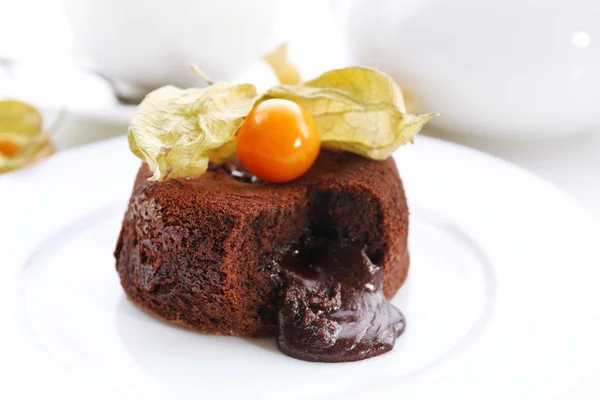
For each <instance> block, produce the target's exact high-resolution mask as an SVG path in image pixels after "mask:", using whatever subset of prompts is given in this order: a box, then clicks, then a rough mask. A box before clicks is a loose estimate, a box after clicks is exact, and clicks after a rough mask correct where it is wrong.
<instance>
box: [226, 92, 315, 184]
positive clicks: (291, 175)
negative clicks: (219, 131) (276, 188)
mask: <svg viewBox="0 0 600 400" xmlns="http://www.w3.org/2000/svg"><path fill="white" fill-rule="evenodd" d="M236 146H237V150H236V151H237V155H238V158H239V159H240V161H241V163H242V164H243V165H244V167H245V168H246V169H247V170H248V171H249V172H250V173H252V174H253V175H255V176H257V177H258V178H260V179H262V180H264V181H267V182H277V183H280V182H288V181H291V180H294V179H296V178H298V177H299V176H301V175H302V174H304V173H305V172H306V171H308V169H309V168H310V167H311V166H312V165H313V163H314V162H315V160H316V158H317V156H318V155H319V148H320V147H321V141H320V138H319V132H318V129H317V125H316V124H315V121H314V120H313V118H312V117H311V116H310V114H309V113H308V112H307V111H306V110H305V109H304V108H302V107H300V106H299V105H298V104H296V103H294V102H292V101H289V100H281V99H269V100H265V101H263V102H262V103H260V104H258V105H257V106H256V107H254V109H253V110H252V111H250V113H249V114H248V116H247V117H246V119H245V120H244V123H243V124H242V126H241V127H240V129H239V131H238V133H237V137H236Z"/></svg>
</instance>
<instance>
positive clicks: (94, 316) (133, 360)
mask: <svg viewBox="0 0 600 400" xmlns="http://www.w3.org/2000/svg"><path fill="white" fill-rule="evenodd" d="M397 161H398V165H399V168H400V171H401V175H402V177H403V179H404V182H405V185H406V191H407V195H408V198H409V202H410V208H411V210H412V219H411V229H410V248H411V256H412V264H411V271H410V275H409V280H408V283H407V284H406V285H405V286H404V287H403V288H402V289H401V290H400V292H399V294H398V295H397V296H396V298H395V299H394V303H395V304H397V305H398V306H399V307H400V308H401V309H402V310H403V311H404V312H405V313H406V316H407V321H408V325H407V330H406V332H405V333H404V335H403V336H402V337H401V338H400V340H399V342H398V343H397V345H396V347H395V349H394V350H393V351H392V352H390V353H388V354H386V355H383V356H380V357H376V358H374V359H370V360H366V361H361V362H357V363H346V364H315V363H308V362H303V361H298V360H295V359H292V358H289V357H286V356H284V355H283V354H280V353H279V352H278V351H277V349H276V347H275V344H274V341H273V340H250V339H244V338H235V337H216V336H210V335H203V334H199V333H196V332H193V331H190V330H186V329H182V328H179V327H176V326H172V325H169V324H166V323H163V322H161V321H158V320H156V319H154V318H152V317H150V316H148V315H146V314H145V313H143V312H142V311H140V310H139V309H137V308H136V307H134V306H133V305H132V304H131V303H129V302H128V301H127V300H126V298H125V296H124V294H123V291H122V290H121V287H120V285H119V280H118V277H117V273H116V271H115V267H114V260H113V256H112V252H113V249H114V246H115V243H116V239H117V234H118V231H119V228H120V222H121V217H122V214H123V212H124V209H125V206H126V202H127V199H128V196H129V194H130V190H131V186H132V183H133V178H134V174H135V173H136V169H137V167H138V165H139V162H138V161H137V159H135V158H134V157H133V156H132V155H131V154H130V153H129V151H128V149H127V144H126V141H125V140H124V138H119V139H116V140H110V141H105V142H100V143H97V144H94V145H89V146H86V147H81V148H78V149H76V150H71V151H67V152H64V153H61V154H58V155H57V156H55V157H53V158H51V159H50V160H48V161H47V162H43V163H39V164H37V165H35V166H33V167H31V168H29V169H27V170H23V171H20V172H17V173H13V174H10V175H6V176H4V177H2V178H0V192H1V193H2V195H1V196H0V221H1V223H0V243H2V251H1V257H2V258H1V259H0V260H2V265H1V268H0V321H2V327H1V329H0V354H1V355H2V356H1V357H0V373H2V375H1V376H3V377H4V378H7V379H3V381H4V382H3V383H2V384H1V385H0V397H2V398H14V397H11V396H7V394H8V393H12V392H11V391H12V390H18V392H16V393H19V394H37V395H38V396H39V395H40V394H43V397H44V398H48V397H50V398H60V399H65V398H125V399H130V398H144V399H149V398H170V397H176V398H184V397H185V398H244V399H247V398H257V399H271V398H273V399H282V398H283V399H306V398H321V397H323V398H329V399H332V398H333V399H337V398H344V399H346V398H365V396H369V397H371V398H375V397H374V396H377V395H385V396H387V397H386V398H390V396H393V398H407V399H421V398H423V399H429V398H448V397H457V398H461V399H465V398H478V399H484V398H485V399H491V398H499V399H508V398H530V397H540V398H544V399H547V398H552V396H553V395H557V394H559V393H561V392H564V391H565V390H568V388H569V386H570V385H571V384H572V383H573V382H575V381H577V380H578V379H579V378H580V377H581V376H582V375H584V374H586V373H588V372H589V366H590V365H591V363H592V362H594V361H596V360H597V357H598V352H599V351H600V350H597V346H595V340H596V339H597V337H598V335H599V333H600V329H599V323H598V321H600V311H599V309H598V308H599V304H600V293H599V292H598V290H597V288H598V287H599V286H600V268H598V266H600V254H599V252H598V250H597V246H596V244H597V243H598V240H600V231H599V229H598V227H597V226H596V225H595V224H594V223H593V222H592V218H591V217H590V216H589V215H588V214H587V213H586V212H585V211H584V210H582V209H581V208H580V207H579V206H578V205H577V204H576V203H575V202H574V201H572V200H571V199H569V198H568V197H567V196H565V195H563V194H561V193H560V192H558V191H557V190H555V189H554V188H552V187H551V186H550V185H548V184H546V183H544V182H543V181H541V180H539V179H537V178H535V177H534V176H532V175H530V174H528V173H526V172H523V171H522V170H520V169H518V168H516V167H513V166H511V165H509V164H506V163H504V162H501V161H499V160H496V159H494V158H491V157H489V156H486V155H483V154H481V153H477V152H474V151H472V150H468V149H466V148H463V147H459V146H456V145H451V144H448V143H446V142H442V141H438V140H434V139H428V138H419V140H418V141H417V145H415V146H408V147H406V148H403V149H401V150H400V151H399V152H398V153H397Z"/></svg>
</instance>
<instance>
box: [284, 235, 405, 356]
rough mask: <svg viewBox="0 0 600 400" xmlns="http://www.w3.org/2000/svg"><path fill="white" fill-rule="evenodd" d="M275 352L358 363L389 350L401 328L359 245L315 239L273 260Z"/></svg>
mask: <svg viewBox="0 0 600 400" xmlns="http://www.w3.org/2000/svg"><path fill="white" fill-rule="evenodd" d="M278 263H279V266H280V271H281V272H280V273H281V275H282V286H281V289H280V292H279V299H278V324H279V330H278V337H277V345H278V347H279V349H280V350H281V351H282V352H283V353H285V354H287V355H289V356H291V357H294V358H298V359H301V360H306V361H318V362H345V361H358V360H362V359H365V358H370V357H374V356H377V355H380V354H382V353H385V352H388V351H390V350H391V349H392V348H393V346H394V343H395V341H396V339H397V338H398V336H400V335H401V334H402V332H403V331H404V328H405V325H406V323H405V319H404V316H403V315H402V313H401V312H400V310H398V309H397V308H396V307H394V306H393V305H391V304H390V303H388V302H387V300H386V299H385V297H384V295H383V291H382V285H383V269H382V268H381V267H379V266H377V265H375V264H374V263H373V262H372V261H371V260H370V259H369V257H368V256H367V254H366V251H365V247H364V246H363V245H359V244H355V243H349V242H347V241H345V240H343V239H326V238H315V237H311V238H310V239H308V240H306V241H304V243H302V244H301V245H299V246H296V247H294V248H292V249H290V250H288V251H287V252H285V253H284V254H283V255H282V256H281V258H280V260H279V261H278Z"/></svg>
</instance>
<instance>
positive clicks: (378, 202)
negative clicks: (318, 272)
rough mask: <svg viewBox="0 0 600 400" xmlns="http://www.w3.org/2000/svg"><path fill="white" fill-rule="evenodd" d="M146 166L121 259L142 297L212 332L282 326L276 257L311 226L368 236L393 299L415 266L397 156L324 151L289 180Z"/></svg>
mask: <svg viewBox="0 0 600 400" xmlns="http://www.w3.org/2000/svg"><path fill="white" fill-rule="evenodd" d="M150 176H151V173H150V170H149V168H148V166H147V165H142V167H141V168H140V171H139V173H138V175H137V178H136V181H135V185H134V188H133V193H132V196H131V199H130V202H129V206H128V209H127V212H126V214H125V217H124V220H123V226H122V229H121V233H120V235H119V240H118V243H117V248H116V250H115V257H116V262H117V271H118V273H119V276H120V279H121V284H122V286H123V288H124V290H125V292H126V293H127V296H128V297H129V299H130V300H131V301H133V302H134V303H135V304H137V305H139V306H140V307H142V308H144V309H145V310H147V311H148V312H150V313H152V314H154V315H157V316H159V317H161V318H163V319H166V320H168V321H171V322H174V323H177V324H181V325H185V326H188V327H192V328H196V329H199V330H201V331H204V332H209V333H213V334H226V335H239V336H267V335H275V334H276V332H277V295H278V291H279V290H280V288H281V284H282V277H281V274H280V271H279V270H278V269H277V265H275V263H274V262H273V260H275V259H277V255H278V254H281V253H282V252H285V251H286V250H287V249H289V248H290V247H291V246H293V245H294V244H296V243H298V242H300V241H301V240H303V238H306V237H307V236H310V235H319V236H327V235H332V236H336V237H340V238H342V239H343V240H347V241H348V242H350V243H358V244H362V245H364V246H365V248H366V252H367V254H368V257H369V259H370V260H371V261H372V262H373V263H374V264H377V265H380V266H381V267H382V269H383V292H384V295H385V296H386V298H388V299H389V298H391V297H392V296H393V295H394V294H395V293H396V291H397V290H398V288H399V287H400V286H401V285H402V284H403V282H404V281H405V279H406V276H407V273H408V265H409V255H408V250H407V235H408V208H407V204H406V198H405V195H404V189H403V187H402V182H401V180H400V177H399V175H398V171H397V169H396V165H395V163H394V161H393V160H392V159H388V160H385V161H374V160H370V159H367V158H363V157H360V156H357V155H354V154H350V153H345V152H337V151H330V150H322V151H321V154H320V155H319V157H318V159H317V161H316V163H315V165H313V167H312V168H311V169H310V170H309V171H308V172H307V173H306V174H305V175H303V176H302V177H300V178H299V179H297V180H295V181H293V182H290V183H287V184H268V183H252V182H251V181H249V180H247V179H236V177H234V176H232V174H231V173H230V172H229V171H228V170H227V169H225V168H214V169H212V170H209V171H208V172H207V173H205V174H204V175H202V176H201V177H198V178H193V179H189V178H177V179H170V180H166V181H164V182H150V181H148V180H147V179H148V178H149V177H150Z"/></svg>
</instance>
